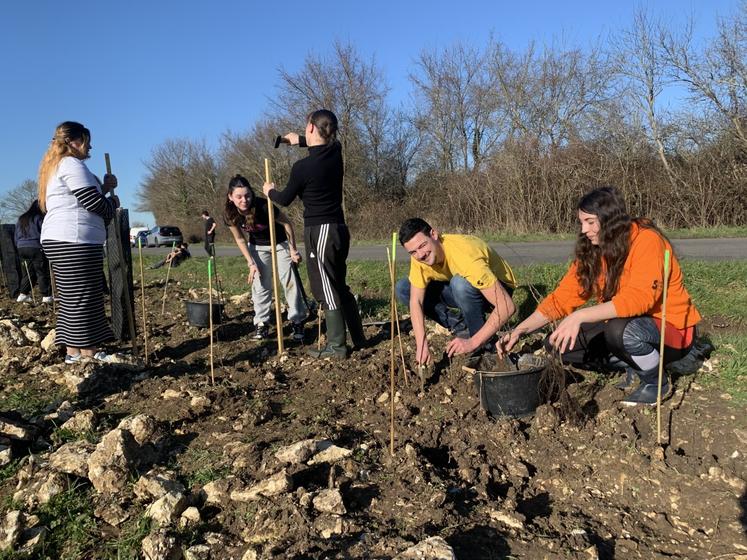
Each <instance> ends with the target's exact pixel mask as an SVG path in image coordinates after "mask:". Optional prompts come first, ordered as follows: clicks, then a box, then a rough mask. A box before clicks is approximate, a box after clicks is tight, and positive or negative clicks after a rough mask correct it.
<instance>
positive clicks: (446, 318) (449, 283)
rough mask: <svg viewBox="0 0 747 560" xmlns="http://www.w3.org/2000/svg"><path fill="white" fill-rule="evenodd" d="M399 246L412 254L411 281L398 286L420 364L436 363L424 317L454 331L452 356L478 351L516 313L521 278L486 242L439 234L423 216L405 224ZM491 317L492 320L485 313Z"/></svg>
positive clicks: (401, 229) (398, 292)
mask: <svg viewBox="0 0 747 560" xmlns="http://www.w3.org/2000/svg"><path fill="white" fill-rule="evenodd" d="M399 242H400V243H401V244H402V246H403V247H404V248H405V249H406V250H407V252H408V253H410V257H411V260H410V273H409V276H408V278H403V279H402V280H400V281H399V282H397V286H396V293H397V298H398V299H399V301H400V302H401V303H403V304H404V305H408V306H409V307H410V320H411V321H412V331H413V335H414V336H415V359H416V361H417V363H418V364H427V363H428V362H430V361H431V353H430V349H429V347H428V340H427V338H426V336H425V317H428V318H430V319H433V320H434V321H436V322H437V323H438V324H440V325H441V326H443V327H445V328H447V329H449V331H450V332H451V333H452V334H453V335H454V338H453V339H452V340H451V341H449V343H448V344H447V345H446V352H447V353H448V355H449V356H453V355H455V354H465V353H476V354H479V353H481V352H482V351H483V350H485V347H484V345H486V343H488V342H489V340H490V338H491V337H492V336H493V335H495V333H496V332H498V330H499V329H500V328H501V327H502V326H503V325H504V324H505V323H506V321H508V319H509V318H510V317H511V315H513V314H514V311H515V310H516V307H515V306H514V302H513V300H512V299H511V295H512V294H513V291H514V288H516V278H515V277H514V273H513V271H512V270H511V267H510V266H508V263H506V261H504V260H503V259H502V258H501V257H500V256H499V255H498V254H497V253H496V252H495V251H494V250H493V249H491V248H490V246H489V245H488V244H487V243H485V242H484V241H483V240H482V239H478V238H477V237H474V236H472V235H457V234H448V233H444V234H440V233H439V232H438V231H436V230H435V229H434V228H432V227H431V226H430V224H428V222H426V221H425V220H423V219H421V218H410V219H409V220H406V221H405V222H404V223H403V224H402V227H400V230H399ZM486 313H489V317H488V320H487V321H486V320H485V314H486Z"/></svg>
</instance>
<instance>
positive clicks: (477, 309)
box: [395, 275, 493, 336]
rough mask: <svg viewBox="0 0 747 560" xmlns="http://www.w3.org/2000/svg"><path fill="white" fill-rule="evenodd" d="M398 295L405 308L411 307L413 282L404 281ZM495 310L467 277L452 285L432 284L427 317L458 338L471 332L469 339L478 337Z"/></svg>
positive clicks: (453, 280)
mask: <svg viewBox="0 0 747 560" xmlns="http://www.w3.org/2000/svg"><path fill="white" fill-rule="evenodd" d="M395 291H396V294H397V299H398V300H399V301H400V302H401V303H402V304H403V305H409V304H410V280H408V279H407V278H402V279H401V280H400V281H399V282H397V286H396V288H395ZM452 309H453V310H456V312H453V311H451V310H452ZM492 309H493V305H492V304H491V303H490V302H488V300H486V299H485V296H483V295H482V292H481V291H480V290H478V289H477V288H475V287H474V286H473V285H472V284H470V283H469V282H468V281H467V280H465V279H464V277H463V276H459V275H457V276H453V277H452V278H451V280H450V281H449V282H430V283H429V284H428V286H427V287H426V289H425V299H424V301H423V312H424V313H425V316H426V317H428V318H429V319H433V320H434V321H436V322H437V323H438V324H439V325H441V326H442V327H446V328H447V329H449V330H450V331H451V332H452V333H453V334H455V335H458V334H462V335H464V334H466V333H465V331H467V332H469V336H474V334H475V333H476V332H477V331H479V330H480V329H481V328H482V326H483V325H484V324H485V313H489V312H490V311H492Z"/></svg>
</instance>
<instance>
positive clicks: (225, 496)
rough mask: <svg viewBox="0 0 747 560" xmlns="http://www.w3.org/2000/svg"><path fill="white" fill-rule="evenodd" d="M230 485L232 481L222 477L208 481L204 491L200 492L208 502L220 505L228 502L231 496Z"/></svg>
mask: <svg viewBox="0 0 747 560" xmlns="http://www.w3.org/2000/svg"><path fill="white" fill-rule="evenodd" d="M230 486H231V481H229V480H227V479H225V478H221V479H218V480H214V481H212V482H208V483H207V484H206V485H205V486H203V487H202V491H201V492H200V494H201V496H202V498H203V499H204V500H205V503H206V504H209V505H218V506H220V505H223V504H225V503H227V502H228V500H229V497H230V494H229V488H230Z"/></svg>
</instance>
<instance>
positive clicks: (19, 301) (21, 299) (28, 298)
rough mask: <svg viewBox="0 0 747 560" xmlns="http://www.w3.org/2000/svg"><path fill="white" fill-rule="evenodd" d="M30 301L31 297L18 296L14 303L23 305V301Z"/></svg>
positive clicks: (25, 295)
mask: <svg viewBox="0 0 747 560" xmlns="http://www.w3.org/2000/svg"><path fill="white" fill-rule="evenodd" d="M30 299H31V296H29V295H27V294H18V298H17V299H16V301H17V302H18V303H23V302H24V301H28V300H30Z"/></svg>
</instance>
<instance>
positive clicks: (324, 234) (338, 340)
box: [262, 109, 366, 358]
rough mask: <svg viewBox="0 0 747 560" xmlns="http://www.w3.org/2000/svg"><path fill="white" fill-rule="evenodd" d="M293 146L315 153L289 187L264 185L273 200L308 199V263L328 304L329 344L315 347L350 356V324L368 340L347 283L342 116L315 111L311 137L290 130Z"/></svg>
mask: <svg viewBox="0 0 747 560" xmlns="http://www.w3.org/2000/svg"><path fill="white" fill-rule="evenodd" d="M285 139H286V140H287V141H288V142H289V143H290V144H291V145H298V146H301V147H308V148H309V155H308V156H306V157H305V158H303V159H301V160H299V161H297V162H296V163H295V164H294V165H293V167H292V169H291V173H290V178H289V179H288V184H287V185H286V187H285V189H283V190H282V191H278V190H276V189H275V184H274V183H265V184H264V185H263V187H262V190H263V191H264V193H265V195H266V196H267V198H268V199H270V200H271V201H272V202H274V203H276V204H280V205H281V206H288V205H289V204H290V203H291V202H293V200H294V199H295V198H296V197H298V198H300V199H301V201H302V202H303V218H304V232H303V238H304V245H305V247H306V263H307V270H308V273H309V280H310V282H311V290H312V292H313V293H314V297H315V298H316V299H317V300H318V301H319V302H320V303H321V306H322V307H323V308H324V309H325V318H326V323H327V345H326V346H325V348H323V349H322V350H321V351H311V352H310V353H311V354H312V355H315V356H317V357H333V358H345V357H347V354H348V350H347V346H346V343H345V341H346V335H345V325H346V324H347V328H348V331H349V332H350V337H351V339H352V342H353V346H354V348H362V347H364V346H365V345H366V337H365V335H364V333H363V325H362V323H361V317H360V313H359V312H358V304H357V303H356V301H355V298H354V297H353V294H352V293H351V292H350V287H349V286H348V285H347V282H346V276H347V263H346V262H345V261H346V259H347V257H348V252H349V250H350V232H349V231H348V227H347V225H345V216H344V214H343V210H342V177H343V162H342V146H341V145H340V142H338V141H337V117H336V116H335V114H334V113H333V112H332V111H328V110H326V109H320V110H318V111H314V112H313V113H311V115H309V118H308V119H307V122H306V131H305V136H300V135H298V134H296V133H295V132H291V133H289V134H286V135H285Z"/></svg>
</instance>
